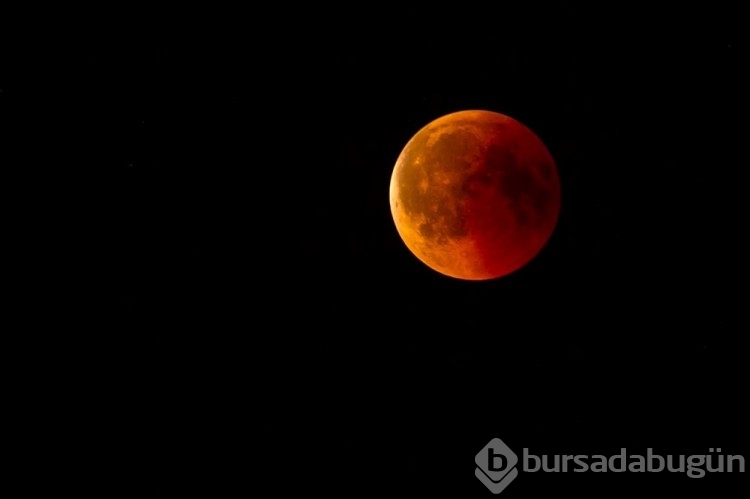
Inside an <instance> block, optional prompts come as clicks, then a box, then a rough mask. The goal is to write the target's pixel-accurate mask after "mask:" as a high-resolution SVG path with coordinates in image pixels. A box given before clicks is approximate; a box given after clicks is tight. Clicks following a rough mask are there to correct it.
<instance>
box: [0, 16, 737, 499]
mask: <svg viewBox="0 0 750 499" xmlns="http://www.w3.org/2000/svg"><path fill="white" fill-rule="evenodd" d="M363 22H364V21H363ZM409 22H410V21H407V20H403V21H401V22H396V23H393V24H392V25H388V26H382V25H381V26H380V28H378V29H367V28H366V27H364V24H359V23H354V24H352V25H351V26H348V27H346V28H342V27H341V26H337V27H336V28H328V27H327V26H326V27H325V28H324V27H322V26H320V27H319V29H313V28H312V27H311V28H310V30H309V32H307V31H306V32H305V35H304V36H300V37H298V38H295V37H294V36H293V35H291V34H290V35H286V34H285V33H286V32H284V31H279V32H277V37H276V38H273V39H259V38H258V34H257V33H247V32H239V31H234V30H231V29H227V30H223V29H221V25H220V24H219V25H216V26H213V27H212V28H210V29H209V30H203V31H201V30H195V31H191V30H186V33H184V34H183V35H182V36H174V37H170V36H154V37H153V40H152V39H149V41H148V43H146V42H143V41H134V40H137V37H134V38H132V39H119V40H118V41H117V42H116V43H113V44H112V45H111V46H109V45H107V46H97V45H96V44H94V46H84V45H82V46H81V49H80V50H78V51H77V52H73V55H72V56H70V57H69V58H68V59H65V58H60V57H61V56H62V55H63V54H62V52H63V51H61V53H60V54H57V53H55V54H53V55H52V56H51V57H50V59H51V60H57V61H59V66H60V68H61V70H62V71H61V72H60V73H59V74H61V75H67V76H66V77H63V78H61V83H60V85H61V86H58V87H47V88H48V92H47V93H46V94H44V95H45V96H46V97H49V102H50V105H52V106H53V109H59V110H60V112H59V113H55V114H54V116H55V118H54V120H53V121H52V122H51V124H50V126H51V127H55V126H60V127H64V130H65V131H66V132H70V133H69V134H67V135H66V136H70V137H71V138H75V140H72V141H71V140H68V141H66V142H67V144H66V147H65V149H62V151H63V152H64V153H65V154H66V155H67V156H66V157H67V158H68V159H69V160H70V161H71V162H77V163H78V164H81V165H86V166H89V167H91V171H92V172H93V174H92V175H87V176H86V177H85V178H82V179H81V184H80V187H81V189H82V190H83V191H85V192H86V193H87V195H88V197H87V199H90V200H91V202H89V203H87V204H86V205H85V206H83V207H81V208H80V210H81V213H82V214H83V217H82V218H81V219H79V223H78V224H76V227H80V233H78V232H77V231H78V228H76V229H75V230H73V229H71V231H69V232H66V234H67V236H68V237H70V238H71V241H73V242H74V243H75V242H76V241H79V242H80V241H82V240H85V241H86V244H85V245H83V247H85V248H86V250H85V252H84V254H83V259H84V260H85V261H86V264H87V265H89V266H90V268H94V269H96V270H95V271H93V272H92V280H91V283H90V286H89V287H88V288H87V293H89V292H92V294H93V295H95V296H96V299H95V302H96V303H97V304H99V305H98V307H99V311H101V312H103V314H104V316H105V320H104V321H102V322H101V333H102V334H103V335H109V337H110V338H115V340H114V343H116V344H117V345H118V346H117V347H116V348H115V349H114V350H115V351H117V352H119V353H117V354H113V355H115V360H112V363H114V364H112V363H110V362H109V361H104V360H102V361H101V362H102V364H109V366H108V372H109V371H110V370H111V371H115V374H113V376H114V384H113V385H112V386H114V387H115V389H116V391H117V392H118V393H122V395H123V397H124V399H125V400H127V401H129V402H128V403H127V404H123V407H126V409H124V410H125V411H126V413H127V414H130V415H131V416H132V418H133V419H134V420H136V421H139V423H138V425H139V426H138V427H139V428H142V429H143V430H144V431H147V432H149V431H152V430H154V426H155V425H156V426H157V427H161V426H159V425H163V426H164V427H165V428H167V429H168V430H170V432H171V430H172V429H174V428H182V427H183V426H184V427H185V429H186V431H187V429H188V428H192V429H193V430H195V431H194V433H193V432H188V433H190V434H191V435H192V436H191V437H190V440H187V441H186V443H185V444H184V445H185V449H186V451H189V450H190V449H194V447H193V445H195V446H196V447H195V448H197V447H198V446H200V445H203V444H206V445H209V446H213V445H214V437H213V436H212V435H214V432H216V435H221V438H219V437H216V441H218V442H222V443H220V444H218V448H221V449H223V448H224V447H223V446H224V445H226V446H227V448H229V447H231V445H230V443H229V442H233V441H235V440H236V441H237V442H242V446H244V445H245V443H246V442H249V441H252V440H253V439H254V438H255V437H254V436H253V435H255V434H256V433H257V437H258V438H261V437H270V438H278V439H279V446H281V445H282V444H281V442H282V441H283V442H284V444H283V445H284V449H287V450H282V452H288V456H287V458H286V459H288V460H290V461H292V460H296V459H303V460H304V462H305V464H304V468H305V469H304V470H303V471H301V472H300V474H299V475H296V476H300V477H301V476H304V477H305V480H304V481H303V480H302V479H299V481H298V480H296V479H295V478H294V477H293V476H292V475H288V476H287V477H286V478H285V480H288V484H287V485H282V484H283V483H284V482H283V481H282V482H280V483H279V486H280V487H281V488H280V490H287V489H286V487H287V486H288V487H289V489H288V490H289V491H295V492H302V491H305V492H311V491H313V490H320V491H323V492H324V493H326V494H338V493H339V492H341V493H342V494H343V493H347V494H349V495H350V494H356V493H357V492H358V491H361V490H370V491H378V492H390V493H392V494H391V495H393V496H396V497H402V496H403V497H406V496H407V495H408V496H410V497H411V496H425V497H427V496H441V493H446V494H447V493H449V494H450V495H451V496H454V497H457V496H458V495H459V494H460V496H461V497H466V496H468V497H489V496H490V495H491V494H490V493H489V492H488V491H487V490H486V489H485V488H484V487H483V486H482V484H481V483H479V481H478V480H476V478H475V477H474V476H473V475H474V468H475V465H474V455H475V454H476V453H477V452H478V451H479V450H480V449H481V448H482V447H483V446H484V445H485V444H486V443H487V442H488V441H489V440H490V439H492V438H494V437H499V438H501V439H503V441H504V442H505V443H506V444H508V446H509V447H510V448H511V449H513V450H515V451H516V453H517V454H520V453H521V450H522V449H523V448H529V449H530V452H531V453H536V454H537V455H541V454H576V453H578V454H589V455H592V454H599V453H601V454H605V455H607V456H609V455H612V454H615V453H618V452H619V449H620V448H621V447H626V448H627V449H628V451H629V452H630V453H631V454H635V453H645V449H646V448H647V447H651V448H653V449H654V451H655V452H660V453H662V454H664V455H666V454H670V453H671V454H686V455H690V454H706V453H707V451H708V448H709V447H721V448H722V449H723V453H724V454H742V453H744V455H745V457H746V459H748V458H750V454H748V432H747V421H748V412H747V409H746V408H745V403H746V396H747V352H746V350H745V344H746V343H747V342H746V335H747V331H748V327H747V315H746V313H747V305H746V299H747V290H746V287H747V284H746V282H747V277H748V275H747V269H746V258H747V256H746V255H747V250H748V247H747V243H746V242H745V239H746V234H745V231H746V228H747V220H746V218H745V213H746V212H747V209H746V200H747V199H748V198H747V187H746V184H745V183H744V179H745V177H746V172H745V171H744V170H745V169H746V168H747V148H746V146H745V142H746V141H745V138H746V132H747V121H746V109H745V107H743V106H746V93H747V88H750V86H748V82H747V81H746V77H745V76H743V75H742V73H743V71H745V66H746V65H745V64H744V63H741V62H740V61H744V60H745V58H746V56H747V47H746V45H744V44H743V43H742V42H741V40H740V39H738V37H737V32H736V30H734V29H732V28H731V27H730V26H729V25H728V24H727V25H722V24H717V26H716V27H717V28H718V29H716V30H713V31H712V32H711V33H710V34H709V33H708V32H707V31H705V32H704V31H701V30H692V29H688V28H685V29H681V30H675V31H674V32H670V33H664V32H663V30H655V31H654V33H653V34H650V35H646V34H645V33H644V32H643V30H639V29H633V31H632V32H631V31H627V33H624V32H620V33H618V34H614V33H611V32H610V30H609V29H607V27H606V26H602V27H600V29H598V30H596V33H591V34H590V35H588V36H583V35H582V36H573V33H567V32H566V31H565V30H561V31H562V33H560V34H555V36H552V35H550V36H543V35H542V34H533V33H529V34H527V36H523V37H517V36H503V35H502V34H501V33H500V32H501V31H502V30H497V29H489V28H488V27H487V26H484V25H482V26H479V27H477V29H472V28H471V27H467V26H466V25H463V24H461V25H460V26H459V27H458V28H455V29H454V28H453V27H452V26H451V25H450V24H448V25H445V26H442V27H440V26H438V27H435V29H434V30H432V29H429V28H428V27H426V26H422V27H421V29H418V30H410V29H406V28H407V26H408V25H409ZM365 24H366V23H365ZM574 31H575V30H574ZM677 31H679V33H678V32H677ZM696 31H701V32H700V33H697V32H696ZM566 33H567V34H568V35H570V36H565V35H566ZM298 34H299V33H298ZM295 36H296V35H295ZM290 40H291V41H290ZM292 41H293V43H292ZM66 78H67V79H66ZM36 85H40V83H38V82H37V83H36ZM11 90H13V89H12V88H8V89H6V91H4V92H3V94H2V98H4V99H9V97H8V92H9V91H11ZM464 109H486V110H492V111H496V112H500V113H503V114H507V115H509V116H511V117H513V118H515V119H517V120H519V121H521V122H522V123H524V124H525V125H527V126H528V127H529V128H531V129H532V130H533V131H534V132H535V133H536V134H537V135H538V136H539V137H540V138H541V139H542V140H543V141H544V143H545V144H546V145H547V147H548V149H549V150H550V152H551V154H552V156H553V157H554V158H555V160H556V162H557V166H558V169H559V174H560V178H561V182H562V211H561V217H560V220H559V223H558V226H557V228H556V230H555V232H554V234H553V236H552V238H551V240H550V242H549V244H548V245H547V246H546V247H545V249H544V250H543V251H542V252H541V253H540V254H539V255H538V256H537V258H535V259H534V260H533V261H532V262H531V263H530V264H529V265H527V266H526V267H525V268H523V269H521V270H519V271H517V272H515V273H513V274H511V275H510V276H507V277H506V278H501V279H498V280H495V281H486V282H466V281H460V280H456V279H452V278H449V277H445V276H443V275H441V274H438V273H436V272H434V271H433V270H431V269H429V268H428V267H426V266H425V265H424V264H422V263H421V262H419V261H418V260H417V259H416V258H415V257H414V256H413V255H412V254H411V253H410V252H409V251H408V249H407V248H406V246H405V245H404V244H403V242H402V241H401V239H400V238H399V236H398V233H397V231H396V229H395V226H394V224H393V221H392V218H391V214H390V208H389V204H388V185H389V181H390V175H391V171H392V169H393V166H394V164H395V161H396V158H397V157H398V154H399V153H400V151H401V149H402V148H403V147H404V145H405V144H406V142H407V141H408V140H409V139H410V138H411V136H412V135H413V134H414V133H416V132H417V131H418V130H419V129H420V128H421V127H423V126H424V125H426V124H427V123H428V122H430V121H432V120H434V119H436V118H438V117H440V116H442V115H444V114H447V113H450V112H454V111H458V110H464ZM78 237H80V239H78ZM79 256H80V255H79ZM107 343H108V344H109V341H108V342H107ZM91 348H96V346H93V347H91ZM110 353H112V352H111V351H110ZM113 365H114V366H117V368H114V367H112V366H113ZM180 414H181V416H176V415H180ZM167 415H169V416H167ZM152 416H153V417H154V418H156V420H157V421H159V423H158V424H155V423H153V421H152V420H151V419H150V418H151V417H152ZM162 416H164V417H162ZM258 417H262V418H263V420H264V421H268V420H270V421H271V422H273V423H274V424H273V425H269V424H266V423H250V422H249V421H251V420H254V419H255V418H258ZM188 420H189V421H190V423H189V424H188V423H187V422H186V421H188ZM221 421H226V422H227V423H226V424H223V423H219V422H221ZM243 421H247V423H246V425H248V427H247V428H245V424H243V423H242V422H243ZM232 423H236V424H232ZM228 428H232V430H229V429H228ZM238 428H242V430H239V429H238ZM202 430H205V431H202ZM203 435H206V436H205V438H204V437H203ZM238 445H240V444H238ZM287 446H288V447H287ZM277 450H281V449H277ZM290 466H292V465H291V464H290ZM237 469H238V470H241V469H243V466H241V465H240V464H239V463H238V464H237ZM243 473H250V475H252V472H251V471H247V470H246V471H243ZM250 475H248V476H250ZM746 476H747V474H745V475H734V476H732V475H728V474H724V475H720V474H713V475H709V476H707V477H705V478H702V479H690V478H687V476H686V475H685V474H684V473H658V474H642V475H635V474H633V475H631V474H627V473H626V474H614V473H607V474H601V475H595V474H593V473H581V474H579V473H567V474H550V473H537V474H534V475H527V474H524V473H521V475H520V476H519V478H518V479H517V480H516V482H514V483H513V484H512V485H511V486H510V487H509V488H508V490H507V491H505V492H503V494H505V496H507V497H522V496H530V495H533V494H534V493H540V492H543V491H544V492H547V491H548V490H557V491H561V492H564V493H567V492H565V491H568V492H570V491H572V490H575V493H576V494H577V495H580V496H583V497H599V496H601V495H602V494H606V495H609V494H610V492H611V491H612V490H615V489H616V490H617V491H621V492H626V493H635V492H641V493H642V492H643V491H656V490H660V491H662V493H669V494H670V495H672V494H673V493H674V494H677V493H679V494H680V495H685V494H687V495H688V496H691V494H694V495H695V497H704V496H705V495H706V494H712V495H718V496H728V495H731V492H733V491H735V490H741V489H736V487H738V486H741V487H743V488H744V489H742V490H744V491H747V487H748V481H747V478H745V477H746ZM308 477H312V479H311V480H310V479H309V478H308ZM303 482H304V483H303ZM513 494H515V496H514V495H513Z"/></svg>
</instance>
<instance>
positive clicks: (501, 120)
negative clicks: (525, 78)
mask: <svg viewBox="0 0 750 499" xmlns="http://www.w3.org/2000/svg"><path fill="white" fill-rule="evenodd" d="M389 194H390V207H391V214H392V215H393V221H394V223H395V225H396V229H397V230H398V233H399V235H400V236H401V239H403V241H404V243H405V244H406V246H407V248H408V249H409V250H410V251H411V252H412V253H413V254H414V255H415V256H416V257H417V258H418V259H419V260H421V261H422V262H423V263H424V264H426V265H427V266H428V267H430V268H432V269H433V270H436V271H437V272H440V273H441V274H444V275H447V276H450V277H454V278H457V279H464V280H474V281H477V280H488V279H495V278H498V277H502V276H505V275H508V274H510V273H512V272H515V271H516V270H518V269H520V268H522V267H524V266H525V265H527V264H528V263H529V262H530V261H531V260H532V259H533V258H534V257H535V256H536V255H537V254H539V252H540V251H541V250H542V248H543V247H544V246H545V245H546V244H547V242H548V241H549V239H550V237H551V236H552V233H553V231H554V229H555V226H556V225H557V221H558V218H559V214H560V178H559V175H558V171H557V166H556V164H555V161H554V159H553V158H552V155H551V154H550V153H549V151H548V150H547V147H546V146H545V145H544V143H543V142H542V141H541V140H540V139H539V137H537V136H536V134H534V132H532V131H531V130H530V129H529V128H527V127H526V126H525V125H523V124H522V123H520V122H518V121H516V120H514V119H513V118H510V117H509V116H506V115H504V114H500V113H497V112H493V111H485V110H467V111H459V112H455V113H451V114H447V115H445V116H442V117H440V118H438V119H436V120H434V121H432V122H431V123H428V124H427V125H426V126H425V127H424V128H422V129H421V130H419V131H418V132H417V133H416V134H415V135H414V136H413V137H412V138H411V140H409V142H408V143H407V144H406V146H405V147H404V149H403V150H402V151H401V154H400V155H399V157H398V159H397V161H396V164H395V166H394V168H393V173H392V175H391V182H390V191H389Z"/></svg>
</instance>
